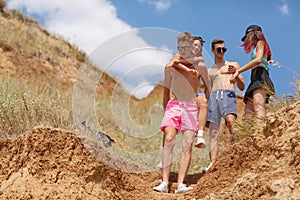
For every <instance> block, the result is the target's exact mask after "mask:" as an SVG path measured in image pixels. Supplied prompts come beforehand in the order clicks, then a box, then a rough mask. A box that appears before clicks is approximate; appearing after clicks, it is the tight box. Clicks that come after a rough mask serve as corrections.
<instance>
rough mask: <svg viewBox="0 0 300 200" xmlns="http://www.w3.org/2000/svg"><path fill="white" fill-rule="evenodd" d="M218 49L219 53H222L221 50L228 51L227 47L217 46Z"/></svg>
mask: <svg viewBox="0 0 300 200" xmlns="http://www.w3.org/2000/svg"><path fill="white" fill-rule="evenodd" d="M216 50H217V52H218V53H221V51H222V52H223V53H225V52H226V51H227V49H226V48H225V47H218V48H216Z"/></svg>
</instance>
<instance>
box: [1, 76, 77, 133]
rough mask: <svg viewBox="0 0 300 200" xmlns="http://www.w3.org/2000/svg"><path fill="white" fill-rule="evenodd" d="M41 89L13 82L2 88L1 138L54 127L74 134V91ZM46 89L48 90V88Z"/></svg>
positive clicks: (5, 82)
mask: <svg viewBox="0 0 300 200" xmlns="http://www.w3.org/2000/svg"><path fill="white" fill-rule="evenodd" d="M41 84H43V82H42V81H41V82H40V83H39V84H38V85H37V84H36V83H35V84H29V85H27V84H24V82H22V81H19V80H16V79H13V78H9V79H6V80H3V81H2V82H1V86H0V106H1V109H0V121H1V123H0V134H1V136H13V135H17V134H21V133H25V132H26V131H28V130H31V129H32V128H33V127H35V126H50V127H57V128H64V129H67V130H74V124H73V118H72V102H71V91H69V90H67V91H61V90H59V89H57V88H51V87H49V88H48V90H46V91H44V92H41V91H40V90H39V88H40V85H41ZM45 87H46V86H45Z"/></svg>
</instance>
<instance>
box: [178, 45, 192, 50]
mask: <svg viewBox="0 0 300 200" xmlns="http://www.w3.org/2000/svg"><path fill="white" fill-rule="evenodd" d="M190 48H191V46H178V47H177V49H178V51H183V50H184V51H187V50H189V49H190Z"/></svg>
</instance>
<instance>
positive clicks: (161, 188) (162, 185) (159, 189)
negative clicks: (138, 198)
mask: <svg viewBox="0 0 300 200" xmlns="http://www.w3.org/2000/svg"><path fill="white" fill-rule="evenodd" d="M153 190H155V191H157V192H165V193H168V192H169V187H168V184H167V183H166V182H165V181H162V182H161V183H160V184H159V185H158V186H156V187H154V188H153Z"/></svg>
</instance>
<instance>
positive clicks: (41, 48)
mask: <svg viewBox="0 0 300 200" xmlns="http://www.w3.org/2000/svg"><path fill="white" fill-rule="evenodd" d="M0 24H1V29H0V36H1V37H0V78H1V79H4V78H7V77H11V78H17V79H22V80H24V82H25V83H28V84H29V83H35V85H38V86H39V89H40V92H45V91H46V90H47V89H48V88H52V87H55V88H64V89H68V88H72V87H73V84H74V81H75V80H76V77H77V74H78V70H79V68H80V66H81V65H82V64H83V63H84V62H85V59H86V56H85V54H84V53H82V52H80V51H78V49H77V48H76V47H74V46H72V45H70V44H69V43H68V42H66V41H64V40H63V39H62V38H60V37H58V36H53V35H51V34H49V33H48V32H47V31H45V30H43V29H41V28H40V27H39V26H38V24H37V23H36V22H35V21H33V20H31V19H29V18H27V17H26V16H24V15H23V14H21V13H19V12H17V11H7V10H4V11H1V12H0ZM94 70H96V69H94ZM99 82H100V83H99V84H101V87H99V89H98V90H99V91H98V92H99V94H98V95H100V98H104V96H101V95H104V94H107V93H109V92H110V91H111V90H112V89H113V88H114V86H115V84H116V82H115V81H114V80H113V78H112V77H110V76H108V75H104V76H103V77H102V79H101V80H100V81H99ZM103 90H105V91H106V92H103ZM161 94H162V88H161V87H159V86H158V87H157V88H156V89H155V90H154V91H153V92H152V93H151V94H150V95H149V96H148V97H147V98H145V99H142V100H137V99H135V98H132V99H131V101H132V105H133V106H136V107H138V108H139V110H147V109H149V106H150V105H151V104H153V103H157V102H160V101H161V100H160V99H161ZM238 107H239V113H240V112H241V110H242V109H243V104H242V102H241V99H240V98H239V101H238ZM137 114H138V113H137ZM1 120H4V118H1ZM104 122H105V121H104ZM1 123H2V121H1ZM54 127H55V126H54V125H52V126H50V127H43V126H38V127H29V131H27V132H26V133H23V132H19V133H16V135H17V136H14V137H5V136H2V135H1V137H0V182H1V185H0V199H143V200H144V199H174V200H175V199H300V158H299V157H300V102H299V101H298V102H297V101H296V102H295V103H292V104H289V105H288V106H284V107H282V108H280V109H278V110H277V111H276V112H270V113H268V116H267V119H266V122H265V123H263V124H259V125H254V126H253V127H252V128H251V127H250V128H249V130H247V133H248V134H247V135H246V136H244V137H243V138H242V139H241V140H240V141H239V142H237V143H235V144H234V145H230V146H228V145H227V146H226V148H224V150H223V151H222V153H221V154H220V156H219V157H218V159H217V161H216V162H215V164H214V165H213V167H212V168H211V169H210V170H209V171H208V172H206V173H205V174H204V173H202V172H200V169H199V170H198V172H197V173H193V174H189V175H188V176H187V180H186V183H187V184H188V185H192V186H193V188H194V189H193V190H192V191H191V192H189V193H187V194H181V195H175V194H173V192H174V189H175V187H176V185H175V183H174V182H175V180H176V176H177V174H176V173H172V177H171V180H172V183H173V184H172V187H171V193H170V194H160V193H156V192H154V191H153V190H152V187H153V186H155V185H157V184H158V180H159V179H160V178H161V173H160V170H146V168H145V166H143V165H142V164H140V163H137V162H133V161H131V160H128V159H125V158H123V157H122V156H116V155H112V154H111V152H110V151H109V148H106V147H104V146H102V145H100V146H99V145H98V146H95V149H96V151H97V156H101V157H105V158H106V160H109V162H110V163H109V165H107V164H106V163H103V162H99V159H97V158H96V157H95V156H94V154H93V156H92V154H91V151H88V150H87V148H86V146H85V144H86V140H85V139H84V138H82V137H80V135H79V134H78V132H77V131H76V129H75V128H74V129H73V128H72V129H71V130H68V129H65V128H64V127H59V128H54ZM1 132H2V131H1ZM93 145H96V144H90V145H89V146H90V147H91V146H93ZM123 145H124V144H123ZM114 166H115V167H114ZM126 168H130V169H131V170H130V171H132V170H136V173H129V172H126ZM143 169H145V170H144V171H143Z"/></svg>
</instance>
